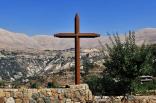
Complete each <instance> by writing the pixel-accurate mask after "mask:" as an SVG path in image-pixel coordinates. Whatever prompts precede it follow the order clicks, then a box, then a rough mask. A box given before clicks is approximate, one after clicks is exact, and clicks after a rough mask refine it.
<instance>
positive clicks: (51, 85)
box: [47, 82, 59, 88]
mask: <svg viewBox="0 0 156 103" xmlns="http://www.w3.org/2000/svg"><path fill="white" fill-rule="evenodd" d="M57 87H59V84H58V83H56V82H48V84H47V88H57Z"/></svg>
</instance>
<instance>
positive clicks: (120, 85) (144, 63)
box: [86, 32, 156, 95]
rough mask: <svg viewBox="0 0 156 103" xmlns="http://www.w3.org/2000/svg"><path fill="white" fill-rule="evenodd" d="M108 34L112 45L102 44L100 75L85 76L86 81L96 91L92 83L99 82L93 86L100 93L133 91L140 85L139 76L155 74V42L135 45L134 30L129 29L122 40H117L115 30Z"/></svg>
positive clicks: (110, 93) (115, 93) (111, 93)
mask: <svg viewBox="0 0 156 103" xmlns="http://www.w3.org/2000/svg"><path fill="white" fill-rule="evenodd" d="M109 37H110V40H111V44H106V45H105V46H102V47H103V50H102V52H103V54H104V60H105V62H104V66H105V67H106V70H105V71H104V72H103V77H102V78H98V79H97V77H96V80H97V81H95V80H94V79H92V80H91V79H90V78H88V79H86V82H87V83H88V84H89V86H90V88H91V89H93V91H96V90H95V88H93V87H94V86H91V84H96V85H97V83H98V86H96V87H98V88H97V91H99V89H100V90H101V94H100V95H125V94H127V93H129V94H130V93H131V92H135V90H136V88H138V84H140V81H138V80H139V76H142V75H153V76H155V75H156V70H155V54H156V48H155V45H152V46H151V45H145V44H142V45H141V46H138V45H136V43H135V33H134V32H129V34H128V35H127V36H125V40H124V41H121V40H120V38H119V36H118V34H117V33H116V34H113V35H109ZM101 44H102V43H101ZM93 77H94V76H93ZM93 77H92V78H93ZM94 78H95V77H94ZM99 81H100V82H99ZM91 82H93V83H91ZM134 84H135V85H134ZM136 84H137V85H136ZM146 87H147V86H146ZM152 88H155V86H153V87H152ZM155 89H156V88H155ZM137 90H138V89H137ZM94 94H95V95H98V94H99V93H98V92H97V94H96V92H94Z"/></svg>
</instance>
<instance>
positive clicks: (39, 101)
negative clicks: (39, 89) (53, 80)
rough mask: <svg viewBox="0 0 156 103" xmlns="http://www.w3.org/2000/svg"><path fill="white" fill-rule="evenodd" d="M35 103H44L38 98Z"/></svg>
mask: <svg viewBox="0 0 156 103" xmlns="http://www.w3.org/2000/svg"><path fill="white" fill-rule="evenodd" d="M37 103H45V102H44V100H43V99H42V98H38V99H37Z"/></svg>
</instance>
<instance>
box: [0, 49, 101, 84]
mask: <svg viewBox="0 0 156 103" xmlns="http://www.w3.org/2000/svg"><path fill="white" fill-rule="evenodd" d="M101 55H102V54H101V53H100V52H99V51H98V50H90V49H88V50H86V51H85V50H81V72H83V67H84V63H83V61H84V60H86V59H87V62H89V63H92V64H95V65H96V66H99V67H101V66H102V64H103V63H102V62H101V59H102V56H101ZM74 58H75V54H74V52H73V49H67V50H35V49H34V50H30V51H27V50H25V51H23V50H3V49H2V50H0V80H7V81H11V82H13V81H16V80H21V81H23V82H26V81H29V78H30V77H36V76H37V77H38V76H44V75H45V76H48V75H50V76H53V75H55V74H58V73H65V72H67V70H68V71H71V72H73V73H71V74H73V77H74V69H73V68H74V65H75V63H74V60H75V59H74ZM69 74H70V73H69ZM62 76H63V75H60V77H62ZM70 77H71V76H70ZM71 78H72V77H71ZM68 79H69V78H68Z"/></svg>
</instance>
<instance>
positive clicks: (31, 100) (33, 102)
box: [29, 98, 37, 103]
mask: <svg viewBox="0 0 156 103" xmlns="http://www.w3.org/2000/svg"><path fill="white" fill-rule="evenodd" d="M29 103H37V102H36V100H34V99H33V98H31V99H30V100H29Z"/></svg>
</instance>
